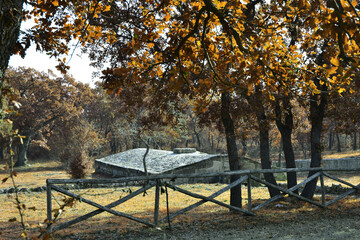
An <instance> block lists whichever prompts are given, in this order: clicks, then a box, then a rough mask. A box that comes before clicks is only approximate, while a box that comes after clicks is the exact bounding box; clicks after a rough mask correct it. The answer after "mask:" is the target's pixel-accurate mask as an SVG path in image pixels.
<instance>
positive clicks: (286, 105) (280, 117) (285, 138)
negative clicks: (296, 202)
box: [275, 98, 297, 193]
mask: <svg viewBox="0 0 360 240" xmlns="http://www.w3.org/2000/svg"><path fill="white" fill-rule="evenodd" d="M279 101H280V100H277V102H276V105H275V114H276V121H275V122H276V126H277V128H278V129H279V131H280V134H281V140H282V146H283V150H284V156H285V162H286V168H296V164H295V155H294V149H293V146H292V141H291V135H292V129H293V126H294V122H293V114H292V110H291V105H290V99H289V98H284V99H283V100H282V103H283V104H282V105H283V109H281V106H280V102H279ZM283 121H284V122H283ZM295 185H297V176H296V172H288V173H287V186H288V188H291V187H293V186H295ZM296 193H297V191H296Z"/></svg>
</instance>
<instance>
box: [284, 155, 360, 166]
mask: <svg viewBox="0 0 360 240" xmlns="http://www.w3.org/2000/svg"><path fill="white" fill-rule="evenodd" d="M295 162H296V167H297V168H309V167H310V159H305V160H297V161H295ZM284 164H285V163H284ZM321 167H323V168H326V169H341V168H343V169H351V168H354V169H359V168H360V158H359V157H348V158H334V159H323V160H322V163H321Z"/></svg>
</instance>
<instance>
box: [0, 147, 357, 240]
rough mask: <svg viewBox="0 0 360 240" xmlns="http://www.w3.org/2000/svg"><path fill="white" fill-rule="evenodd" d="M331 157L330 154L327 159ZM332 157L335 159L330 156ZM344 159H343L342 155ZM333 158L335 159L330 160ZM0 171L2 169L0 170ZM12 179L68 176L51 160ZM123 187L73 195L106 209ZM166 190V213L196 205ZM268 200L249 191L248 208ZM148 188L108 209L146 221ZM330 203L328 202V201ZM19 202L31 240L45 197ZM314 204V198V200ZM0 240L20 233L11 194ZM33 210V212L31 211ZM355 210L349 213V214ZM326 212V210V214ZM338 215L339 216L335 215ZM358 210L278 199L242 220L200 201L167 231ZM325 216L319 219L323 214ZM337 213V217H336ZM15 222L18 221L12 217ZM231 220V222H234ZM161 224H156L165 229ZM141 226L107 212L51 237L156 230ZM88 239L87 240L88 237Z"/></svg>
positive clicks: (67, 215)
mask: <svg viewBox="0 0 360 240" xmlns="http://www.w3.org/2000/svg"><path fill="white" fill-rule="evenodd" d="M353 154H355V153H349V154H346V155H345V156H346V157H348V156H357V155H353ZM330 156H334V155H330ZM336 156H338V155H336ZM343 156H344V155H343ZM332 158H337V157H332ZM0 167H1V169H2V167H3V166H1V165H0ZM17 172H18V176H17V177H16V183H17V184H19V185H20V187H27V188H32V187H37V186H44V185H45V181H46V179H49V178H53V179H55V178H69V175H68V174H67V173H66V171H65V170H63V169H62V168H61V165H59V164H58V163H57V162H38V163H33V164H31V166H30V167H25V168H19V169H17ZM7 174H8V173H6V171H0V180H1V179H3V178H5V177H7ZM342 178H346V180H347V181H349V182H351V183H352V184H355V185H357V184H359V183H360V177H359V176H357V175H349V176H342ZM325 184H326V185H332V184H339V183H337V182H335V181H333V180H331V179H327V178H325ZM9 187H11V184H10V182H9V181H7V182H5V183H2V184H1V185H0V188H1V189H2V188H9ZM181 187H182V188H185V189H187V190H189V191H191V192H195V193H198V194H201V195H205V196H208V195H210V194H212V193H214V192H215V191H217V190H219V189H220V188H222V187H224V185H223V184H211V185H208V184H192V185H183V186H181ZM128 189H129V188H109V189H84V190H74V192H75V193H77V194H80V195H81V196H83V197H84V198H87V199H89V200H92V201H95V202H98V203H101V204H103V205H106V204H108V203H111V202H113V201H115V200H117V199H119V198H120V197H124V196H125V195H126V194H127V193H126V191H128ZM136 189H137V187H131V190H132V191H134V190H136ZM168 191H169V199H170V200H169V206H170V211H171V213H174V212H175V211H177V210H179V209H182V208H184V207H186V206H188V205H191V204H193V203H195V202H197V201H198V200H197V199H194V198H191V197H189V196H186V195H184V194H182V193H180V192H178V191H173V190H171V189H169V190H168ZM247 197H248V196H247V190H246V189H245V188H244V190H243V198H244V205H245V207H246V204H247ZM268 197H269V194H268V191H267V189H266V188H264V187H258V188H254V189H253V190H252V199H253V200H254V202H253V204H254V205H256V204H259V203H261V202H263V201H264V200H265V199H267V198H268ZM64 198H65V197H64V196H63V195H62V194H60V193H54V196H53V202H52V204H53V208H54V209H56V208H59V205H61V204H62V201H63V199H64ZM154 198H155V193H154V189H150V190H148V191H147V194H146V195H145V196H143V195H139V196H137V197H135V198H133V199H131V200H130V201H127V202H126V203H124V204H122V205H120V206H118V207H116V208H114V209H115V210H118V211H121V212H125V213H127V214H131V215H134V216H137V217H141V218H144V219H147V220H149V221H152V219H153V211H154ZM216 199H217V200H219V201H222V202H225V203H229V192H225V193H224V194H222V195H220V196H218V197H217V198H216ZM329 199H330V198H329ZM20 200H21V201H22V202H23V203H24V204H26V208H27V209H26V210H25V219H26V222H27V224H28V227H29V228H30V229H31V236H36V235H38V233H39V230H40V228H41V227H44V224H43V223H44V220H45V218H46V193H45V192H40V193H20ZM318 200H319V199H318ZM0 203H1V204H0V239H1V240H2V239H17V238H19V234H20V233H21V227H20V224H19V223H18V222H9V219H11V218H14V217H17V215H18V211H17V209H16V208H15V204H14V196H13V195H12V194H9V195H6V194H0ZM30 208H33V209H35V210H31V209H30ZM354 209H355V210H354ZM92 210H95V208H94V207H92V206H90V205H87V204H85V203H81V202H76V204H75V206H74V207H72V208H66V209H65V211H64V212H63V213H62V215H61V218H60V220H59V222H64V221H68V220H70V219H73V218H75V217H77V216H80V215H83V214H84V213H87V212H90V211H92ZM330 210H331V211H330ZM339 211H340V212H339ZM351 211H352V212H354V211H359V212H360V203H359V200H358V199H356V198H353V197H348V198H346V199H344V200H342V201H340V202H339V203H337V204H334V205H332V206H331V207H330V208H329V209H328V210H323V209H320V208H318V207H312V206H310V205H308V204H304V203H303V202H298V201H294V200H293V199H291V198H284V199H283V200H282V201H280V202H277V203H274V204H272V205H270V206H269V207H266V208H264V209H261V210H259V211H258V212H257V215H258V216H256V217H251V218H249V217H244V216H243V215H241V214H240V215H239V214H231V213H229V211H228V210H227V209H226V208H224V207H221V206H218V205H215V204H213V203H205V204H203V205H201V206H200V207H198V208H196V209H194V210H191V211H189V212H187V213H186V214H184V215H181V216H178V217H176V218H174V219H173V221H172V224H173V228H175V229H177V230H179V231H186V230H187V229H189V228H195V227H201V228H202V229H205V230H206V228H216V227H219V226H221V227H222V228H224V227H225V228H232V227H236V228H241V229H243V228H246V227H251V225H254V224H255V225H256V224H265V223H266V222H268V221H271V222H282V221H290V220H293V219H296V218H299V215H301V216H305V217H309V218H313V217H314V216H316V217H319V216H323V217H325V216H332V215H333V214H335V215H336V214H337V215H339V214H340V213H341V214H343V213H344V212H351ZM324 214H325V215H324ZM341 214H340V215H341ZM164 217H166V198H165V194H162V195H161V197H160V219H161V218H164ZM17 218H18V217H17ZM235 220H236V221H235ZM165 227H166V225H164V226H162V228H165ZM145 229H146V230H144V226H143V225H140V224H137V223H135V222H133V221H130V220H128V219H124V218H118V217H114V216H113V215H111V214H109V213H102V214H99V215H97V216H95V217H93V218H91V219H89V220H87V221H85V222H83V223H80V224H76V225H74V226H72V227H70V228H68V229H64V230H62V231H59V232H58V233H56V234H55V238H58V239H67V238H68V237H69V238H71V237H70V236H73V235H76V234H78V233H81V234H85V235H83V236H85V237H84V238H85V239H87V238H88V237H86V236H87V235H86V234H90V235H91V236H92V237H94V239H96V234H101V231H105V232H107V233H108V234H120V235H121V234H127V233H128V232H132V233H135V234H136V233H141V232H142V231H147V232H151V231H156V230H151V229H148V228H145ZM90 235H89V236H90Z"/></svg>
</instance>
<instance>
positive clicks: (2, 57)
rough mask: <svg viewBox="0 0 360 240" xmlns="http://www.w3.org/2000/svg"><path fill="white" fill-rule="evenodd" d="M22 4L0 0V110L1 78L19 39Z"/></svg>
mask: <svg viewBox="0 0 360 240" xmlns="http://www.w3.org/2000/svg"><path fill="white" fill-rule="evenodd" d="M23 3H24V0H0V109H2V107H3V103H2V99H3V96H2V89H3V78H4V76H5V71H6V69H7V67H8V65H9V59H10V56H11V55H12V53H13V49H14V46H15V43H16V41H17V39H18V37H19V32H20V25H21V20H22V6H23ZM0 117H3V116H0Z"/></svg>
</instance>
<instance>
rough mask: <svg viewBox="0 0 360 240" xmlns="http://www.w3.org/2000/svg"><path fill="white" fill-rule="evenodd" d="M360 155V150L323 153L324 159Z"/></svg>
mask: <svg viewBox="0 0 360 240" xmlns="http://www.w3.org/2000/svg"><path fill="white" fill-rule="evenodd" d="M358 156H360V151H346V152H335V153H332V152H331V153H325V154H323V159H327V158H329V159H335V158H347V157H358Z"/></svg>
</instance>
